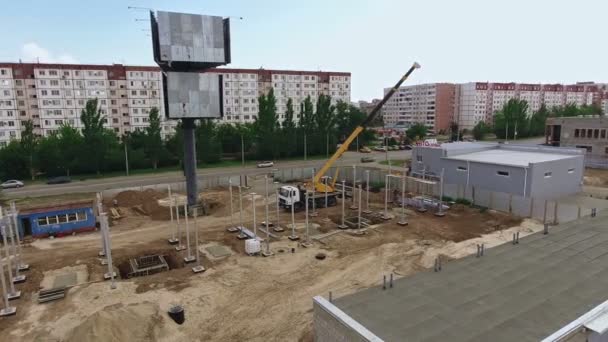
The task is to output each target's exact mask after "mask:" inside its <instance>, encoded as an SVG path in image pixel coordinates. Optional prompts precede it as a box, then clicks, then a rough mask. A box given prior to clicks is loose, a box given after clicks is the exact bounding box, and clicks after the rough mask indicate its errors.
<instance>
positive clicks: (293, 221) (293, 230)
mask: <svg viewBox="0 0 608 342" xmlns="http://www.w3.org/2000/svg"><path fill="white" fill-rule="evenodd" d="M289 199H290V200H291V237H292V238H293V239H295V238H296V216H295V214H294V207H295V206H296V203H295V199H294V196H293V192H292V190H289Z"/></svg>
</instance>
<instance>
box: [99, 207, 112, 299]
mask: <svg viewBox="0 0 608 342" xmlns="http://www.w3.org/2000/svg"><path fill="white" fill-rule="evenodd" d="M100 219H101V222H102V223H101V229H102V233H103V237H104V241H105V245H106V258H107V261H108V273H109V276H110V281H111V284H110V289H112V290H113V289H115V288H116V283H115V281H114V266H112V247H111V245H110V244H111V241H110V225H109V224H108V215H107V214H106V213H102V214H101V215H100Z"/></svg>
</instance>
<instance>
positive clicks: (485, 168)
mask: <svg viewBox="0 0 608 342" xmlns="http://www.w3.org/2000/svg"><path fill="white" fill-rule="evenodd" d="M442 166H443V167H444V168H445V174H444V178H445V180H444V181H445V183H446V184H462V185H469V186H475V187H477V188H480V189H485V190H491V191H498V192H509V193H513V194H518V195H523V194H524V184H526V182H525V181H524V180H525V177H526V172H525V170H524V169H523V168H521V167H514V166H502V165H495V164H485V163H475V162H467V161H462V160H451V159H443V160H442ZM459 167H460V168H462V169H461V170H459V169H458V168H459ZM499 171H506V172H508V173H509V176H501V175H498V173H497V172H499ZM526 192H528V191H526Z"/></svg>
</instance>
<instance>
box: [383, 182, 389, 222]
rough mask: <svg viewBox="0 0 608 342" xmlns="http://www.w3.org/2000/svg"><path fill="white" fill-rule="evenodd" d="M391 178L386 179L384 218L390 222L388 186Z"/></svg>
mask: <svg viewBox="0 0 608 342" xmlns="http://www.w3.org/2000/svg"><path fill="white" fill-rule="evenodd" d="M389 179H390V178H389V176H388V175H386V177H384V184H385V187H384V217H383V219H385V220H388V218H389V217H388V186H386V185H387V184H388V182H389Z"/></svg>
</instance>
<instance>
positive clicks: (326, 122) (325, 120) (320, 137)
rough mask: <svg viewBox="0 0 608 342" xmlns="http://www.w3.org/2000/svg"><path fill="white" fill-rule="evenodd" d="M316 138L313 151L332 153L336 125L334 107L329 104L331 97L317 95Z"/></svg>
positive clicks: (334, 144)
mask: <svg viewBox="0 0 608 342" xmlns="http://www.w3.org/2000/svg"><path fill="white" fill-rule="evenodd" d="M314 123H315V131H316V133H317V134H316V138H315V140H314V142H315V144H314V146H315V148H313V151H314V152H313V153H319V154H320V153H326V154H329V153H332V152H333V151H334V150H335V147H336V143H337V141H336V140H335V137H334V136H333V134H332V133H333V131H334V126H335V125H336V116H335V107H334V106H333V105H332V104H331V97H330V96H327V95H323V94H321V95H319V97H318V98H317V110H316V112H315V114H314Z"/></svg>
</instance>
